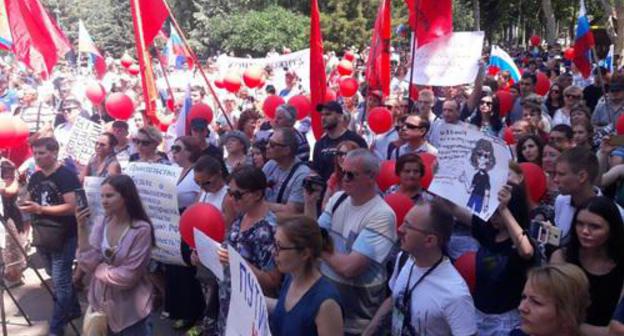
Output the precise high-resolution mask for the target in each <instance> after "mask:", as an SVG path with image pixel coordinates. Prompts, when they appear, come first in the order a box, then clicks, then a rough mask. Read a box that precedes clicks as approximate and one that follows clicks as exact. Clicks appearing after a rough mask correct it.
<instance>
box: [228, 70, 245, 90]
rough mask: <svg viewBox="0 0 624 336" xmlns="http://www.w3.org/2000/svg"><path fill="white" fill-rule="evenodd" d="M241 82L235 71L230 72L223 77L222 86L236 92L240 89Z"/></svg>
mask: <svg viewBox="0 0 624 336" xmlns="http://www.w3.org/2000/svg"><path fill="white" fill-rule="evenodd" d="M241 85H242V83H241V79H240V76H239V75H238V74H237V73H235V72H230V73H228V74H227V75H225V77H223V86H224V87H225V89H226V90H228V91H230V92H232V93H236V92H238V90H240V87H241Z"/></svg>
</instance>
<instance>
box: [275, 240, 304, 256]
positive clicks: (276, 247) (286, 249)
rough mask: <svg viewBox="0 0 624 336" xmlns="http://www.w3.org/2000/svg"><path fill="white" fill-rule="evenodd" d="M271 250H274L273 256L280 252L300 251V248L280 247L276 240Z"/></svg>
mask: <svg viewBox="0 0 624 336" xmlns="http://www.w3.org/2000/svg"><path fill="white" fill-rule="evenodd" d="M273 248H275V254H278V253H280V252H281V251H292V250H297V251H298V250H301V248H300V247H298V246H281V245H280V243H279V242H278V241H277V240H276V241H275V243H274V244H273Z"/></svg>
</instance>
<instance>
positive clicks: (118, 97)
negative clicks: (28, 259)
mask: <svg viewBox="0 0 624 336" xmlns="http://www.w3.org/2000/svg"><path fill="white" fill-rule="evenodd" d="M105 106H106V111H108V114H109V115H110V116H111V117H113V118H115V119H120V120H128V118H130V117H131V116H132V113H134V103H133V102H132V99H130V97H128V96H126V95H125V94H123V93H121V92H115V93H112V94H111V95H109V96H108V98H107V99H106V103H105Z"/></svg>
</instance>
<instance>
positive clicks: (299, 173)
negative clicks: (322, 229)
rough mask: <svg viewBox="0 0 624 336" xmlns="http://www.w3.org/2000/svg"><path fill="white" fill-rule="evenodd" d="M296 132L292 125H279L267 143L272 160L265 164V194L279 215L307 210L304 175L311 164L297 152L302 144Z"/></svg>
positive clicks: (285, 215) (269, 158) (271, 206)
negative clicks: (300, 158)
mask: <svg viewBox="0 0 624 336" xmlns="http://www.w3.org/2000/svg"><path fill="white" fill-rule="evenodd" d="M296 132H297V131H296V130H295V129H293V128H289V127H282V128H278V129H276V130H275V132H273V135H272V136H271V138H270V139H269V142H268V144H267V150H266V156H267V159H268V160H269V161H268V162H267V163H266V164H265V165H264V167H263V168H262V171H263V172H264V175H266V178H267V190H266V193H265V197H266V200H267V202H269V208H270V209H271V210H272V211H273V212H274V213H275V214H276V215H277V217H278V218H284V217H287V216H290V215H296V214H300V213H302V212H303V179H304V178H305V177H306V176H308V175H309V174H310V168H309V167H308V166H307V165H306V164H305V162H303V161H301V160H299V159H298V158H297V157H296V156H295V153H296V151H297V148H298V146H299V142H298V139H297V135H296Z"/></svg>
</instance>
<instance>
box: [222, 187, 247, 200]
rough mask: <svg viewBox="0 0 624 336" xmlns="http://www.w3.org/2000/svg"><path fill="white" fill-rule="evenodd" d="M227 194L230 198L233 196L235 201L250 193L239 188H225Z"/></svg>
mask: <svg viewBox="0 0 624 336" xmlns="http://www.w3.org/2000/svg"><path fill="white" fill-rule="evenodd" d="M227 193H228V195H230V196H231V197H232V198H234V199H235V200H237V201H240V200H241V199H243V196H245V194H247V193H250V191H240V190H234V191H232V190H230V189H228V190H227Z"/></svg>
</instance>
